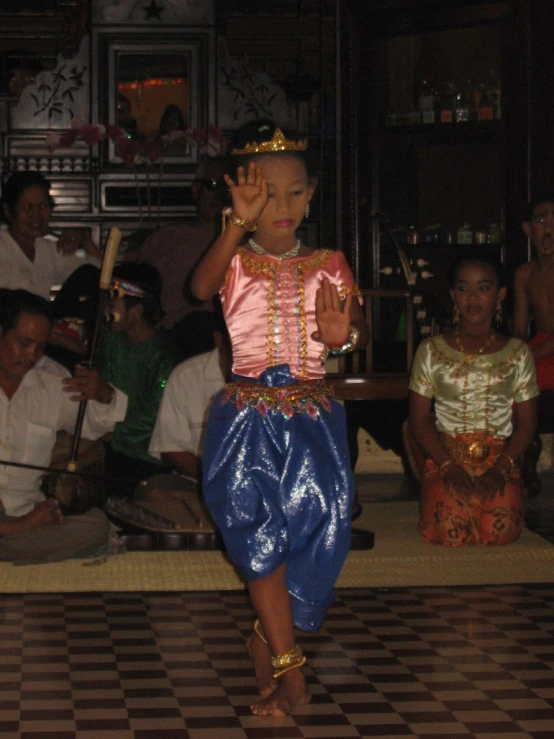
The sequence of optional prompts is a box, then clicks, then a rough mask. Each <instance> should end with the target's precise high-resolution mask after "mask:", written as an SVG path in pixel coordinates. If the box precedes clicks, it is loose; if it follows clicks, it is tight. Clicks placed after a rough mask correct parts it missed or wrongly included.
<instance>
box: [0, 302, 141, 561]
mask: <svg viewBox="0 0 554 739" xmlns="http://www.w3.org/2000/svg"><path fill="white" fill-rule="evenodd" d="M51 330H52V308H51V304H50V303H49V302H48V301H47V300H45V299H44V298H42V297H40V296H38V295H34V294H32V293H29V292H27V291H26V290H7V289H1V290H0V428H1V430H2V437H1V439H0V560H1V561H7V562H12V563H13V564H42V563H45V562H56V561H60V560H65V559H69V558H72V557H85V556H89V555H92V554H95V553H97V552H98V551H99V550H100V549H101V548H102V547H103V546H105V545H106V544H107V542H108V537H109V531H110V529H109V524H108V520H107V518H106V516H105V515H104V513H103V512H102V511H100V510H98V509H95V508H92V509H91V510H90V511H88V513H85V514H82V515H78V516H64V515H63V513H62V511H61V509H60V506H59V504H58V501H57V500H55V499H54V498H49V499H46V498H45V496H44V494H43V493H42V492H41V491H40V487H39V480H40V477H41V472H40V470H34V469H29V468H25V467H19V466H18V467H16V466H10V465H9V464H6V462H13V463H16V464H18V465H26V464H27V465H33V466H38V467H48V466H49V464H50V463H51V458H52V450H53V447H54V444H55V441H56V433H57V432H58V431H60V430H62V429H64V430H66V431H68V432H69V433H72V432H73V431H74V429H75V421H76V417H77V409H78V405H77V403H76V402H74V401H79V400H82V399H85V398H86V399H88V400H90V401H91V402H89V403H88V404H87V408H86V414H85V420H84V426H83V434H82V435H83V436H84V437H85V438H89V439H96V438H98V437H100V436H102V435H103V434H105V433H106V432H108V431H110V430H111V429H112V428H113V426H114V424H115V423H116V422H117V421H122V420H123V419H124V418H125V412H126V409H127V398H126V397H125V395H124V394H123V393H121V392H119V391H118V390H115V389H114V388H113V387H111V386H110V385H109V384H108V383H107V382H105V381H104V380H103V379H102V378H101V377H100V376H99V375H98V373H97V372H96V371H95V370H88V369H85V368H83V367H79V368H78V369H77V370H76V374H75V377H66V378H65V379H62V378H61V377H60V376H59V374H57V373H55V372H52V370H51V369H50V368H49V367H42V366H38V362H39V360H40V359H41V357H42V355H43V353H44V348H45V346H46V344H47V342H48V340H49V337H50V332H51ZM64 391H65V392H64ZM72 401H73V402H72ZM61 524H63V525H61Z"/></svg>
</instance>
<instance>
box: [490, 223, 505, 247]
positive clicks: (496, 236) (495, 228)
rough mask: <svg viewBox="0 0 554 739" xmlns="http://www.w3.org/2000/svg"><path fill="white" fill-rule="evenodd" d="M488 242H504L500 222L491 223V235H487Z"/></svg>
mask: <svg viewBox="0 0 554 739" xmlns="http://www.w3.org/2000/svg"><path fill="white" fill-rule="evenodd" d="M487 243H488V244H501V243H502V229H501V228H500V226H499V225H498V223H491V225H490V227H489V235H488V237H487Z"/></svg>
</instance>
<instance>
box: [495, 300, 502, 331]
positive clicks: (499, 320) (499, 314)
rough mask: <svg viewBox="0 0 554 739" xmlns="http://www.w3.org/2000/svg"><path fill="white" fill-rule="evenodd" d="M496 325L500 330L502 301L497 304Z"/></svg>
mask: <svg viewBox="0 0 554 739" xmlns="http://www.w3.org/2000/svg"><path fill="white" fill-rule="evenodd" d="M494 323H495V325H496V328H500V326H501V325H502V301H501V300H499V301H498V303H497V304H496V310H495V311H494Z"/></svg>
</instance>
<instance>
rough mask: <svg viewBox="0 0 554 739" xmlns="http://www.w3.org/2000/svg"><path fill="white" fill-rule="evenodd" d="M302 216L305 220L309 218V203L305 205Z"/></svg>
mask: <svg viewBox="0 0 554 739" xmlns="http://www.w3.org/2000/svg"><path fill="white" fill-rule="evenodd" d="M304 215H305V216H306V218H309V217H310V204H309V203H306V210H305V211H304Z"/></svg>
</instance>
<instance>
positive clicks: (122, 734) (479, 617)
mask: <svg viewBox="0 0 554 739" xmlns="http://www.w3.org/2000/svg"><path fill="white" fill-rule="evenodd" d="M553 579H554V578H553ZM338 595H339V597H338V600H337V602H336V603H335V605H334V606H333V607H332V608H331V610H330V612H329V614H328V617H327V619H326V622H325V628H324V629H323V630H322V632H321V633H320V634H318V635H310V636H303V637H302V639H301V642H302V644H303V646H304V648H305V652H306V654H307V657H308V660H309V661H308V667H306V668H305V669H306V675H307V679H308V682H309V686H310V689H311V691H312V694H313V700H312V703H311V704H310V705H307V706H302V707H301V708H299V709H298V710H297V711H296V713H295V714H294V716H292V717H287V718H283V719H262V718H257V717H254V716H251V715H250V711H249V708H248V705H249V702H250V701H251V699H252V698H253V696H254V694H255V688H254V680H253V675H252V671H251V667H250V663H249V660H248V658H247V655H246V652H245V648H244V638H245V636H246V635H247V633H248V631H249V628H250V625H251V623H252V612H251V608H250V605H249V602H248V599H247V596H246V595H245V594H244V593H242V592H240V593H238V592H213V593H184V594H175V593H168V594H159V593H147V594H141V593H136V594H121V595H119V594H86V595H80V594H69V595H53V596H52V595H9V596H1V597H0V739H11V738H12V737H13V738H14V739H15V737H22V738H23V739H47V738H48V739H70V738H72V737H79V738H80V739H131V738H136V739H241V738H248V739H269V738H272V739H289V738H291V739H292V738H294V737H312V738H316V739H317V738H318V737H321V738H323V737H329V738H331V739H339V738H340V737H387V738H388V739H392V738H394V737H420V738H421V739H425V738H426V737H429V738H431V737H433V739H436V738H438V737H458V736H460V737H477V738H478V739H489V738H490V737H498V738H499V737H502V739H516V738H517V739H524V737H533V738H534V739H552V737H554V672H553V666H554V640H553V638H552V637H553V633H554V608H553V606H554V584H551V585H544V586H537V585H532V586H495V587H485V588H483V587H475V588H403V589H391V590H383V589H380V590H341V591H339V594H338Z"/></svg>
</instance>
